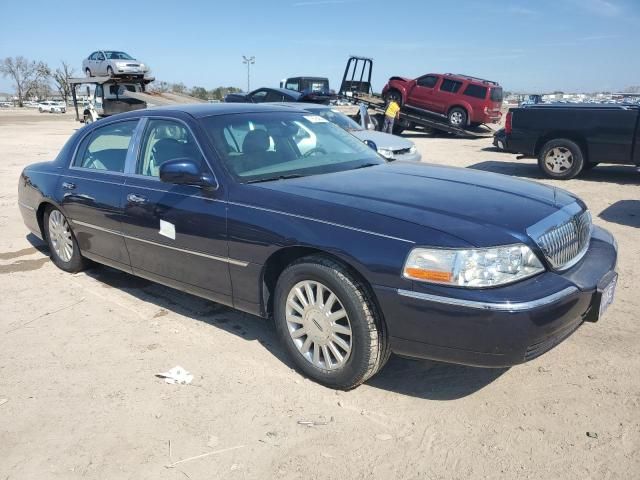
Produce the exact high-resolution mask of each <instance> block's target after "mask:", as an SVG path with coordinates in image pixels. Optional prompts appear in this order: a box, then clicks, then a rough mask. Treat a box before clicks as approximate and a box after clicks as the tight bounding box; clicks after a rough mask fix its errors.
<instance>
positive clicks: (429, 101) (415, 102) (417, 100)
mask: <svg viewBox="0 0 640 480" xmlns="http://www.w3.org/2000/svg"><path fill="white" fill-rule="evenodd" d="M439 78H440V77H438V76H437V75H425V76H424V77H420V78H418V79H417V80H416V84H415V86H414V87H413V88H412V89H411V91H410V92H409V96H408V98H407V105H409V106H412V107H418V108H422V109H424V110H429V111H434V99H433V96H434V89H435V86H436V83H438V79H439Z"/></svg>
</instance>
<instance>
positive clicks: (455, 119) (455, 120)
mask: <svg viewBox="0 0 640 480" xmlns="http://www.w3.org/2000/svg"><path fill="white" fill-rule="evenodd" d="M447 118H448V119H449V125H451V126H452V127H460V128H465V127H466V126H467V122H468V119H469V116H468V115H467V111H466V110H465V109H464V108H462V107H453V108H452V109H451V110H449V113H448V114H447Z"/></svg>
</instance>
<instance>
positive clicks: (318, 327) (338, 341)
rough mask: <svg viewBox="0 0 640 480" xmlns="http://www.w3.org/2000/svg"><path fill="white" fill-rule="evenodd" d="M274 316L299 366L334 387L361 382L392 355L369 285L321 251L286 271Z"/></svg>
mask: <svg viewBox="0 0 640 480" xmlns="http://www.w3.org/2000/svg"><path fill="white" fill-rule="evenodd" d="M274 320H275V324H276V330H277V332H278V336H279V337H280V340H281V342H282V344H283V346H284V348H285V350H286V351H287V353H288V354H289V356H290V357H291V359H292V360H293V362H294V363H295V365H296V367H297V368H298V369H299V370H300V371H302V372H303V373H304V374H305V375H307V376H309V377H311V378H312V379H313V380H315V381H317V382H318V383H321V384H323V385H325V386H327V387H330V388H338V389H343V390H349V389H351V388H354V387H357V386H358V385H360V384H361V383H363V382H365V381H366V380H367V379H369V378H370V377H371V376H373V375H374V374H375V373H376V372H377V371H378V370H379V369H380V368H381V367H382V366H383V365H384V363H385V362H386V360H387V359H388V357H389V352H390V351H389V347H388V339H387V336H386V331H385V330H384V328H383V325H382V319H381V318H380V315H379V314H378V312H377V309H376V307H375V304H374V302H373V301H372V299H371V298H370V296H369V294H368V292H367V289H366V288H365V286H364V285H362V283H361V282H360V281H358V280H357V279H356V278H354V277H353V276H352V275H351V274H350V273H349V271H348V270H347V269H346V268H344V267H343V266H342V265H340V264H338V263H336V262H334V261H332V260H330V259H327V258H325V257H322V256H311V257H305V258H302V259H300V260H298V261H297V262H295V263H293V264H291V265H290V266H289V267H287V268H286V269H285V270H284V272H282V274H281V275H280V278H279V279H278V284H277V285H276V291H275V298H274Z"/></svg>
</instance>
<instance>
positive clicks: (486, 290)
mask: <svg viewBox="0 0 640 480" xmlns="http://www.w3.org/2000/svg"><path fill="white" fill-rule="evenodd" d="M307 132H311V133H312V134H313V135H314V136H315V138H316V142H317V143H316V146H315V147H314V148H313V149H312V150H307V151H305V152H304V153H301V150H300V148H299V145H300V143H301V142H304V141H305V139H306V134H307ZM18 205H19V207H20V212H21V214H22V217H23V220H24V222H25V224H26V226H27V227H28V229H29V230H31V231H32V232H33V233H34V234H35V235H36V236H38V237H40V238H43V239H45V240H46V241H47V242H48V245H49V250H50V252H51V258H52V260H53V262H54V263H55V264H56V265H57V266H58V267H59V268H61V269H62V270H64V271H67V272H78V271H80V270H82V269H83V268H84V267H85V266H87V260H94V261H96V262H98V263H103V264H106V265H110V266H112V267H114V268H118V269H121V270H123V271H125V272H128V273H132V274H134V275H139V276H142V277H145V278H147V279H150V280H154V281H157V282H159V283H163V284H165V285H169V286H171V287H174V288H178V289H180V290H184V291H187V292H191V293H193V294H196V295H200V296H202V297H205V298H208V299H211V300H213V301H216V302H219V303H222V304H225V305H229V306H232V307H234V308H236V309H239V310H242V311H245V312H249V313H251V314H254V315H261V316H263V317H267V318H273V320H274V323H275V326H276V331H277V335H278V336H279V338H280V340H281V341H282V345H283V348H284V350H285V351H286V352H287V353H288V354H289V356H290V357H291V359H292V361H293V363H294V364H295V365H296V367H297V368H298V369H300V370H301V371H302V372H303V373H305V374H306V375H308V376H309V377H311V378H313V379H314V380H316V381H318V382H320V383H322V384H324V385H327V386H330V387H333V388H340V389H349V388H353V387H355V386H357V385H359V384H360V383H362V382H364V381H366V380H367V379H368V378H370V377H371V376H372V375H374V374H375V373H376V372H377V371H378V370H379V369H380V368H381V367H382V366H383V365H384V363H385V362H386V360H387V359H388V357H389V355H390V353H391V352H396V353H398V354H401V355H404V356H410V357H417V358H430V359H434V360H439V361H447V362H453V363H460V364H466V365H477V366H488V367H504V366H509V365H514V364H518V363H521V362H525V361H528V360H531V359H532V358H535V357H537V356H539V355H541V354H543V353H544V352H545V351H547V350H549V349H551V348H553V347H554V346H556V345H557V344H559V343H560V342H561V341H563V340H564V339H565V338H567V337H568V336H569V335H570V334H571V333H572V332H574V331H575V330H576V329H577V328H578V327H579V326H580V325H581V324H582V323H583V322H585V321H596V320H598V319H600V318H602V316H603V314H604V313H605V311H606V309H607V308H608V306H609V305H610V304H611V302H612V301H613V296H614V291H615V285H616V279H617V274H616V272H615V267H616V259H617V249H616V243H615V240H614V239H613V237H612V236H611V234H610V233H608V232H607V231H606V230H604V229H602V228H599V227H597V226H594V225H592V221H591V215H590V213H589V210H588V209H587V206H586V205H585V204H584V203H583V202H582V201H581V200H580V199H579V198H577V197H575V196H574V195H572V194H571V193H569V192H566V191H563V190H561V189H559V188H553V187H550V186H545V185H541V184H536V183H533V182H529V181H522V180H518V179H513V178H511V177H505V176H501V175H496V174H491V173H487V172H479V171H475V170H470V169H459V168H450V167H442V166H435V165H427V164H423V163H417V162H386V161H384V160H383V159H382V158H381V157H380V156H379V155H377V154H376V153H375V152H373V151H372V150H371V149H370V148H369V147H367V146H366V145H364V144H363V143H362V142H361V141H360V140H358V139H356V138H355V137H354V136H353V135H350V134H348V133H347V132H345V131H344V130H343V129H342V128H340V127H338V126H337V125H334V124H333V123H331V122H328V121H326V120H325V119H324V118H322V117H319V116H317V115H313V114H310V113H309V112H307V111H304V110H298V109H293V108H291V107H285V106H279V105H274V104H272V105H231V104H217V105H213V104H206V103H203V104H190V105H171V106H166V107H159V108H154V109H145V110H138V111H135V112H128V113H124V114H121V115H115V116H113V117H109V118H106V119H103V120H101V121H100V122H96V123H94V124H92V125H88V126H86V127H84V128H81V129H79V130H78V131H77V132H76V133H75V134H74V135H73V136H72V137H71V138H70V139H69V141H68V142H67V144H66V145H65V146H64V147H63V148H62V150H61V152H60V153H59V154H58V156H57V157H56V159H55V160H54V161H51V162H41V163H35V164H32V165H29V166H27V167H26V168H25V169H24V170H23V172H22V174H21V176H20V179H19V183H18ZM50 288H55V284H53V285H51V286H50ZM241 354H242V353H241V352H238V355H241ZM589 355H591V353H590V352H586V351H585V352H584V356H585V358H588V357H589Z"/></svg>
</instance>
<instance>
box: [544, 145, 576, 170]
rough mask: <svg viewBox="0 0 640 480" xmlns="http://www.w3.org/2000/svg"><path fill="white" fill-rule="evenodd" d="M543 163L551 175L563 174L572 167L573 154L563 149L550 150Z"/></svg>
mask: <svg viewBox="0 0 640 480" xmlns="http://www.w3.org/2000/svg"><path fill="white" fill-rule="evenodd" d="M544 163H545V165H546V166H547V168H548V169H549V170H551V171H552V172H553V173H564V172H566V171H567V170H569V169H570V168H571V167H572V166H573V154H572V153H571V150H569V149H568V148H565V147H556V148H552V149H551V150H549V151H548V152H547V155H546V156H545V157H544Z"/></svg>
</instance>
